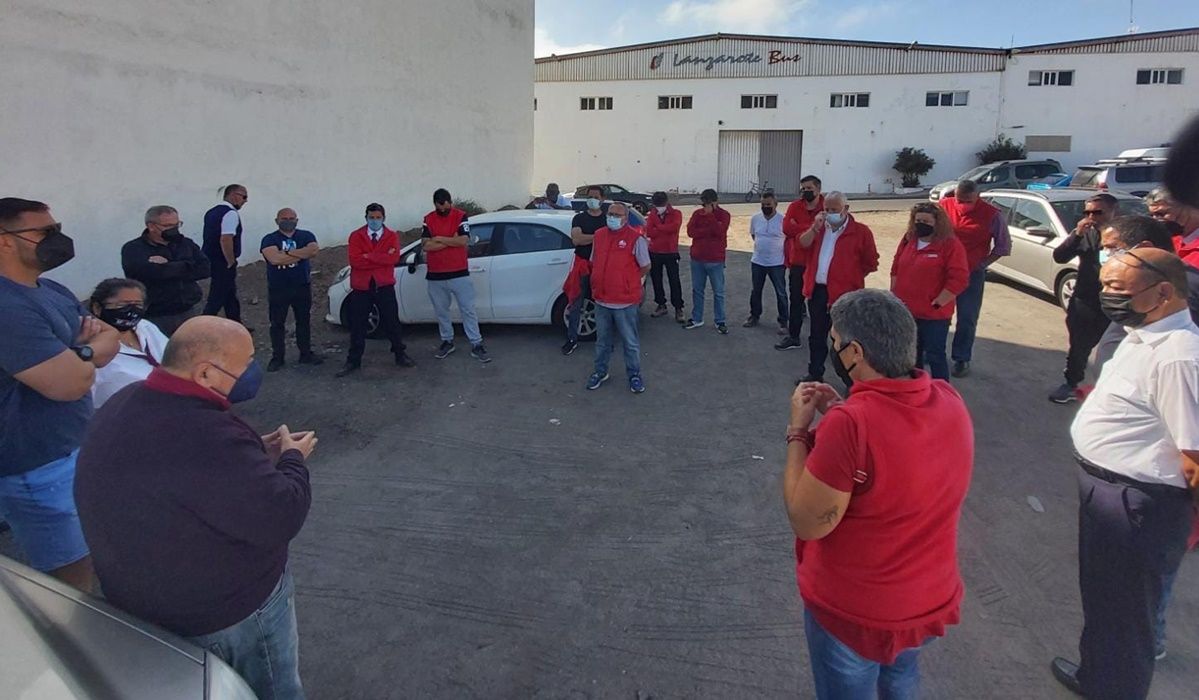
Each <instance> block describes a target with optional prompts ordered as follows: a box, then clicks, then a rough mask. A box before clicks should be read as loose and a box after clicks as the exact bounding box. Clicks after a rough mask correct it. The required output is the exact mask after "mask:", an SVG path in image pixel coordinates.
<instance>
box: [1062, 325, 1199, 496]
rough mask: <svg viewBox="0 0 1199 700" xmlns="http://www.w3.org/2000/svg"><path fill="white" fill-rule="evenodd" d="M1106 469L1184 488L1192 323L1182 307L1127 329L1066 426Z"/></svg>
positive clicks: (1194, 336) (1191, 439) (1196, 390)
mask: <svg viewBox="0 0 1199 700" xmlns="http://www.w3.org/2000/svg"><path fill="white" fill-rule="evenodd" d="M1070 436H1071V437H1072V438H1073V440H1074V449H1075V450H1076V451H1077V452H1078V454H1080V455H1082V457H1083V458H1084V459H1086V460H1087V461H1088V462H1091V463H1092V464H1095V465H1098V466H1100V467H1103V468H1104V469H1107V470H1108V471H1112V472H1115V473H1117V474H1121V475H1123V476H1127V477H1129V478H1132V479H1135V480H1137V481H1141V482H1145V483H1150V484H1168V485H1170V486H1177V487H1179V488H1186V479H1185V477H1184V476H1183V473H1182V456H1181V455H1180V454H1179V452H1180V451H1181V450H1199V326H1196V325H1195V322H1194V321H1192V320H1191V313H1190V311H1189V310H1186V309H1184V310H1182V311H1179V312H1178V313H1176V314H1171V315H1170V316H1167V317H1166V318H1163V319H1161V320H1160V321H1157V322H1155V323H1151V324H1149V325H1147V326H1145V327H1143V328H1135V329H1129V330H1128V337H1126V338H1125V339H1124V340H1123V342H1121V343H1120V347H1119V348H1117V349H1116V354H1115V355H1114V356H1113V357H1112V359H1111V360H1110V361H1109V362H1108V363H1107V364H1106V365H1104V367H1103V373H1102V374H1100V375H1099V382H1098V383H1097V384H1096V385H1095V390H1094V391H1093V392H1091V395H1090V396H1089V397H1087V400H1086V401H1085V402H1084V403H1083V405H1082V408H1081V409H1080V410H1079V411H1078V415H1077V416H1076V417H1075V418H1074V424H1073V425H1072V426H1071V427H1070Z"/></svg>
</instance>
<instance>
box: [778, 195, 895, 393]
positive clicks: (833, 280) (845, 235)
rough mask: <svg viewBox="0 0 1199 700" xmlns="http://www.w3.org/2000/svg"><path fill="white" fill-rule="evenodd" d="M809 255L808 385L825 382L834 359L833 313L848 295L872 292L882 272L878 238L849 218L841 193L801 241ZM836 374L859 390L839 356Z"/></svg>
mask: <svg viewBox="0 0 1199 700" xmlns="http://www.w3.org/2000/svg"><path fill="white" fill-rule="evenodd" d="M797 240H798V241H799V245H800V246H801V247H803V248H804V249H805V250H807V251H808V255H809V261H808V265H807V267H806V268H805V269H804V295H805V296H806V297H807V298H808V314H809V315H810V316H811V317H812V321H811V330H810V332H809V334H808V353H809V354H808V376H807V377H806V378H804V379H803V380H802V381H805V382H822V381H824V365H825V360H827V359H828V334H829V331H830V330H831V329H832V317H831V316H829V309H830V308H832V306H833V304H835V303H836V302H837V300H838V299H840V298H841V296H842V295H844V294H847V293H849V292H852V291H854V290H857V289H861V288H863V287H865V286H866V275H869V274H870V273H871V272H874V271H875V270H877V269H878V248H876V247H875V245H874V233H872V232H871V231H870V228H869V227H867V226H866V225H865V224H863V223H860V222H858V221H857V220H855V219H854V218H853V217H852V216H850V214H849V200H847V199H846V197H845V195H844V194H842V193H840V192H829V194H828V196H827V197H825V198H824V211H823V212H820V213H819V214H817V215H816V216H815V217H814V218H813V219H812V225H811V227H809V228H808V230H807V231H805V232H804V233H803V234H801V235H800V237H799V238H798V239H797ZM833 369H834V370H835V371H836V372H837V376H838V377H840V378H841V381H842V382H844V383H845V386H846V387H847V388H848V387H849V386H851V385H852V384H853V381H852V380H851V379H850V378H849V373H848V372H846V371H845V367H844V366H843V365H842V364H841V361H840V358H839V357H838V356H837V355H834V356H833Z"/></svg>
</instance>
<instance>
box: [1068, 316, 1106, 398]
mask: <svg viewBox="0 0 1199 700" xmlns="http://www.w3.org/2000/svg"><path fill="white" fill-rule="evenodd" d="M1109 325H1111V321H1109V320H1108V318H1107V316H1105V315H1104V314H1103V311H1102V310H1100V309H1099V307H1098V303H1097V302H1093V303H1082V302H1080V301H1079V300H1078V297H1072V298H1071V299H1070V303H1069V304H1067V305H1066V333H1067V334H1068V336H1069V338H1070V349H1069V350H1068V351H1066V374H1065V376H1066V383H1067V384H1069V385H1070V386H1078V385H1079V384H1081V383H1082V380H1083V379H1085V378H1086V376H1087V362H1088V361H1090V359H1091V351H1092V350H1094V349H1095V346H1096V345H1098V344H1099V340H1100V339H1101V338H1103V334H1104V333H1105V332H1107V327H1108V326H1109Z"/></svg>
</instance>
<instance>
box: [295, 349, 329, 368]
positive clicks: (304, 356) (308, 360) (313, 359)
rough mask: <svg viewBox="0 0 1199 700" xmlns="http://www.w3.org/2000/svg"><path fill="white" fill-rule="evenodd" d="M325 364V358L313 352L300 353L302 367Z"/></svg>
mask: <svg viewBox="0 0 1199 700" xmlns="http://www.w3.org/2000/svg"><path fill="white" fill-rule="evenodd" d="M324 363H325V358H323V357H321V356H320V355H317V354H316V353H312V352H302V353H300V364H302V365H314V366H315V365H321V364H324Z"/></svg>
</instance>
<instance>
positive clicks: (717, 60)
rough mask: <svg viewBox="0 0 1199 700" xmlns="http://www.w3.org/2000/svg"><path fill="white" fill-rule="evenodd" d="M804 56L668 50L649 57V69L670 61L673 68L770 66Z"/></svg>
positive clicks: (792, 61)
mask: <svg viewBox="0 0 1199 700" xmlns="http://www.w3.org/2000/svg"><path fill="white" fill-rule="evenodd" d="M802 58H803V56H801V55H800V54H798V53H796V54H789V53H787V52H785V51H769V52H767V53H766V55H765V56H763V55H762V54H761V53H758V52H756V51H751V52H749V53H743V54H737V55H734V54H727V53H720V54H712V55H706V56H705V55H696V54H680V53H677V52H676V53H672V54H669V55H668V54H667V53H666V52H664V51H663V52H662V53H658V54H654V55H653V56H652V57H650V59H649V69H650V70H658V69H659V68H661V67H662V66H663V65H664V64H666V63H667V61H669V64H670V67H671V68H679V67H682V66H695V65H699V66H703V67H704V70H712V69H713V68H715V67H716V66H719V65H722V64H726V63H727V64H742V63H762V62H765V63H766V65H768V66H773V65H778V64H783V63H799V61H800V60H802Z"/></svg>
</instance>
